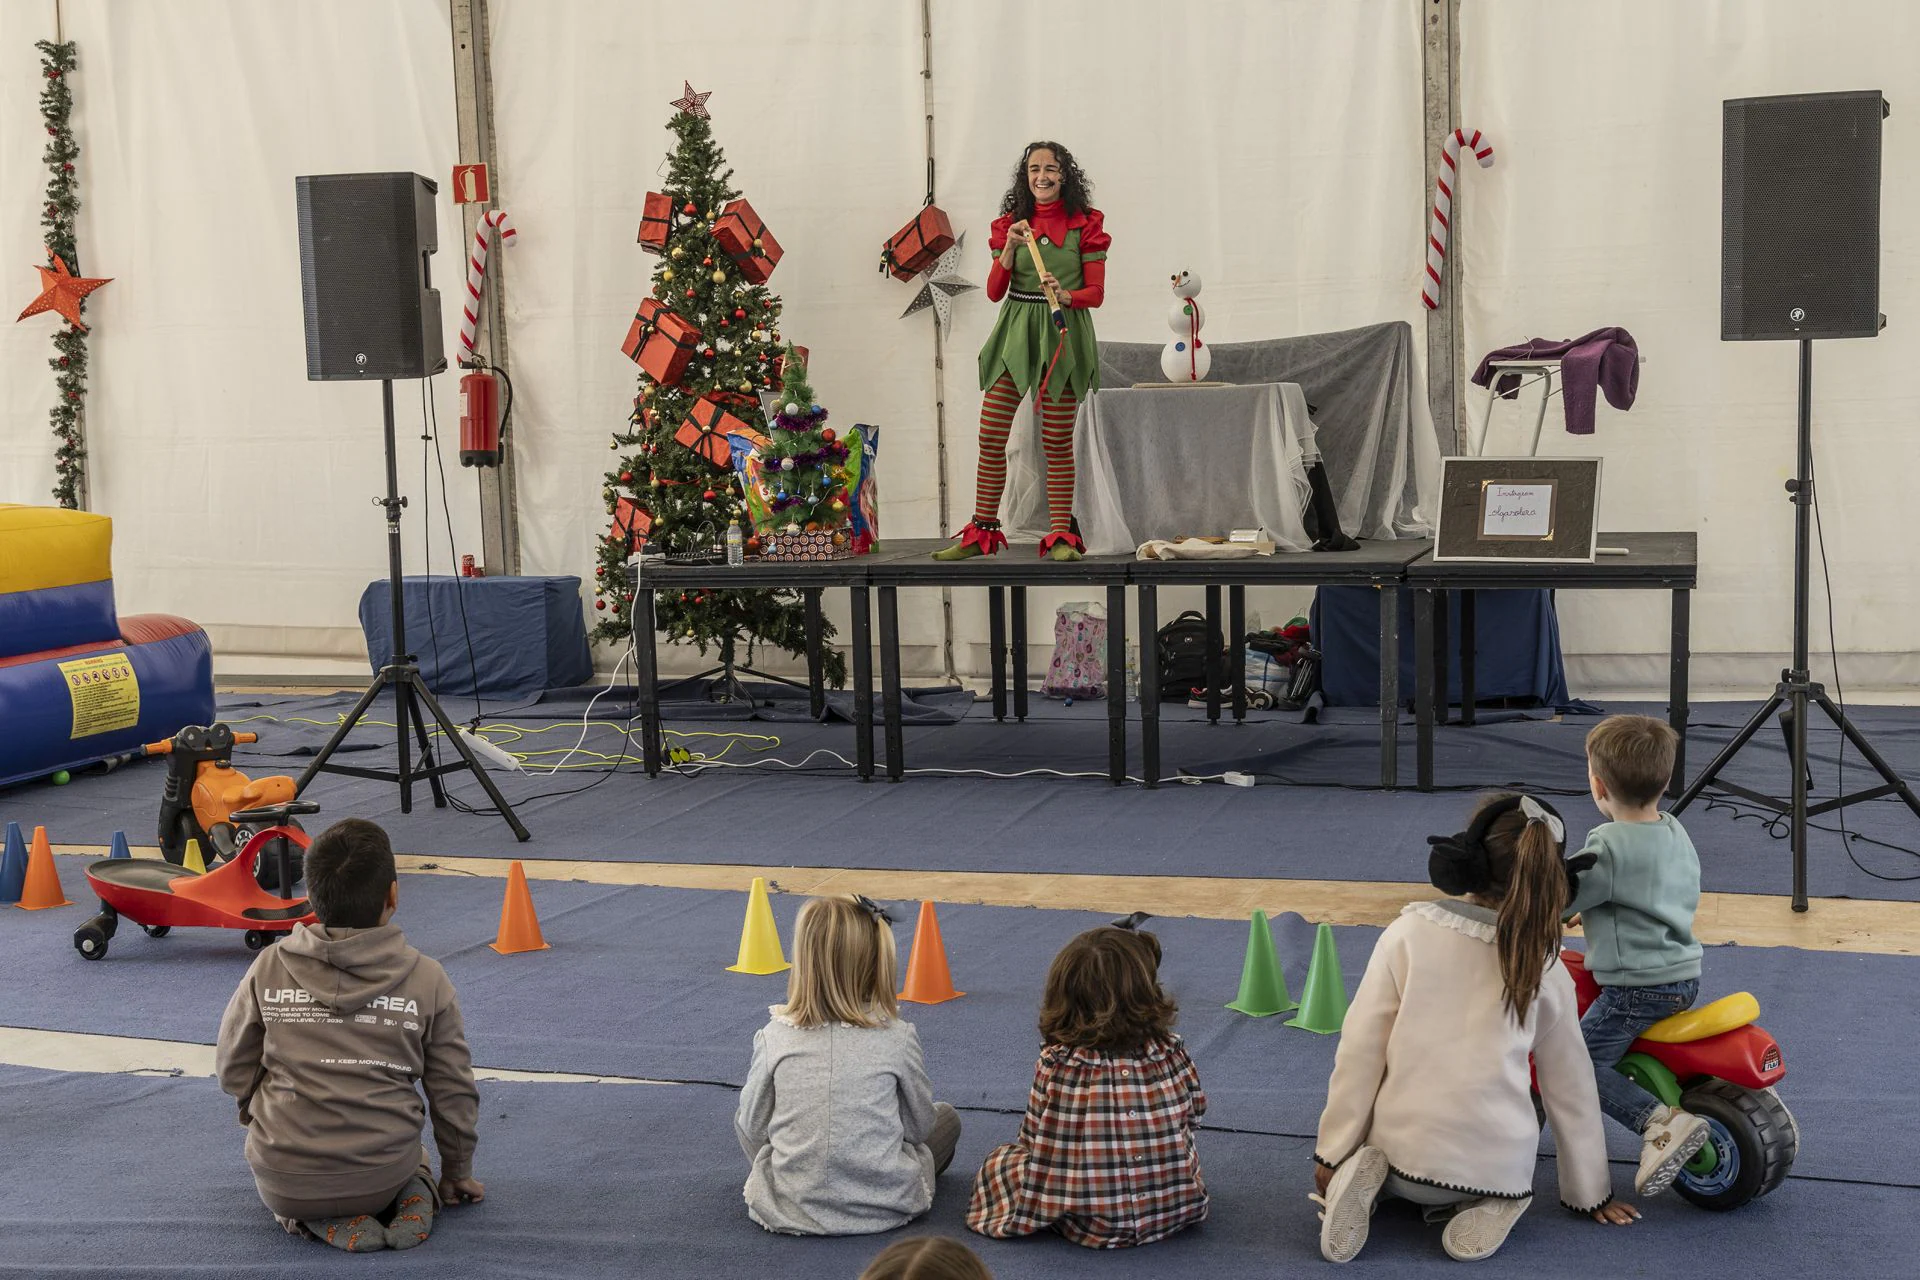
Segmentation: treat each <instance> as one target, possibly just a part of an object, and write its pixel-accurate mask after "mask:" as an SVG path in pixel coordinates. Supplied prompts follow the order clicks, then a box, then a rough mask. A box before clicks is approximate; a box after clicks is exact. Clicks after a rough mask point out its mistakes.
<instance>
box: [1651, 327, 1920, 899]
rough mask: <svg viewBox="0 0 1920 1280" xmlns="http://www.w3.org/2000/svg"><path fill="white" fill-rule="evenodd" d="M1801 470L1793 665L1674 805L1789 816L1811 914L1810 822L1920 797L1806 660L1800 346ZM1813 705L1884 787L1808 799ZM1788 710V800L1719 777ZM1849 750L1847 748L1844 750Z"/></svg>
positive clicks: (1807, 563) (1806, 403)
mask: <svg viewBox="0 0 1920 1280" xmlns="http://www.w3.org/2000/svg"><path fill="white" fill-rule="evenodd" d="M1799 451H1800V452H1799V465H1798V467H1797V468H1796V469H1795V472H1794V478H1793V479H1792V480H1789V481H1787V493H1788V496H1789V497H1790V499H1791V500H1792V502H1793V666H1792V667H1790V668H1788V669H1787V670H1785V671H1782V672H1781V673H1780V683H1779V684H1777V685H1775V686H1774V690H1773V696H1772V697H1771V698H1768V699H1767V701H1766V705H1764V706H1762V707H1761V708H1760V710H1759V711H1757V712H1755V713H1754V715H1753V717H1752V718H1751V719H1749V720H1748V721H1747V723H1746V724H1745V725H1743V726H1741V729H1740V732H1739V733H1737V734H1735V735H1734V736H1733V741H1731V742H1729V743H1728V744H1727V745H1726V747H1725V748H1724V749H1722V750H1721V752H1720V754H1719V755H1717V756H1715V757H1714V758H1713V762H1712V763H1711V764H1709V765H1708V766H1707V767H1706V768H1705V769H1702V770H1701V771H1700V776H1699V777H1697V778H1695V779H1694V780H1693V782H1692V783H1691V784H1690V785H1689V786H1688V787H1687V789H1686V790H1685V791H1683V792H1681V793H1680V799H1679V800H1677V801H1676V802H1675V803H1674V806H1673V809H1672V812H1674V813H1676V814H1677V813H1679V812H1681V811H1682V810H1683V809H1685V808H1686V807H1687V806H1688V805H1690V804H1692V803H1693V802H1694V800H1695V798H1697V797H1698V796H1699V795H1700V793H1701V792H1702V791H1704V790H1705V789H1706V788H1707V787H1709V786H1711V787H1715V788H1717V789H1719V790H1721V791H1727V792H1731V793H1732V794H1734V795H1737V796H1739V797H1741V798H1742V799H1745V800H1748V801H1751V802H1752V803H1754V804H1757V805H1759V806H1760V807H1761V808H1763V809H1770V810H1772V811H1773V812H1775V813H1778V814H1783V815H1785V816H1786V817H1787V819H1788V824H1789V826H1788V830H1789V844H1790V846H1791V848H1792V853H1793V909H1794V910H1795V911H1805V910H1806V909H1807V819H1808V818H1813V817H1818V816H1819V815H1821V814H1823V813H1831V812H1833V811H1834V810H1836V809H1843V808H1845V807H1846V806H1847V805H1850V804H1859V803H1860V802H1861V801H1864V800H1877V799H1879V798H1880V797H1881V796H1887V795H1897V796H1899V797H1900V798H1901V799H1902V800H1904V801H1905V802H1906V805H1907V808H1909V809H1911V810H1913V812H1914V815H1915V816H1916V817H1920V797H1916V796H1915V795H1914V793H1913V788H1911V787H1909V786H1908V785H1907V783H1906V780H1905V779H1904V778H1902V777H1901V776H1900V775H1899V773H1898V772H1896V771H1895V770H1894V768H1893V766H1892V765H1889V764H1888V763H1887V762H1886V760H1885V759H1883V758H1882V757H1881V755H1880V753H1879V752H1878V751H1875V750H1874V749H1873V744H1872V743H1870V742H1868V741H1867V740H1866V738H1865V736H1864V735H1862V734H1861V732H1860V730H1859V729H1858V728H1857V727H1855V725H1854V723H1853V722H1852V721H1851V720H1849V719H1847V713H1846V712H1845V711H1843V710H1841V708H1840V707H1839V706H1837V705H1836V704H1835V703H1834V701H1833V699H1831V698H1829V697H1828V696H1827V691H1826V688H1825V687H1824V686H1823V685H1820V684H1818V683H1816V682H1815V681H1814V680H1813V679H1812V677H1811V674H1810V672H1809V671H1808V666H1809V662H1808V658H1807V609H1808V604H1809V591H1808V585H1809V583H1808V580H1809V576H1810V574H1811V571H1812V567H1813V566H1812V556H1811V552H1812V508H1813V342H1812V341H1811V340H1810V339H1807V338H1802V339H1801V340H1800V440H1799ZM1809 705H1812V706H1815V707H1818V708H1819V709H1820V710H1821V711H1823V712H1825V713H1826V716H1827V718H1828V719H1829V720H1831V721H1833V723H1834V726H1835V727H1836V728H1838V729H1839V730H1840V732H1841V733H1843V734H1845V735H1846V740H1847V741H1848V742H1851V743H1852V744H1853V745H1854V746H1855V747H1857V748H1859V751H1860V754H1861V755H1862V756H1864V757H1866V760H1867V763H1868V764H1870V765H1872V766H1873V768H1874V771H1875V772H1877V773H1878V774H1879V775H1880V785H1879V786H1875V787H1868V788H1866V789H1865V790H1864V791H1855V792H1852V793H1851V794H1842V795H1836V796H1835V797H1834V798H1833V799H1831V800H1820V801H1816V802H1813V803H1809V802H1808V800H1807V792H1808V791H1810V790H1812V775H1811V774H1810V773H1809V772H1808V769H1807V709H1808V706H1809ZM1783 708H1784V711H1783V713H1782V715H1781V717H1780V727H1781V728H1782V729H1783V730H1784V731H1785V733H1786V736H1787V755H1788V757H1789V759H1790V762H1791V763H1790V765H1789V767H1790V768H1791V769H1792V771H1793V782H1792V785H1791V789H1790V791H1789V793H1788V798H1787V799H1785V800H1781V799H1778V798H1777V797H1774V796H1770V795H1766V794H1764V793H1762V792H1759V791H1754V790H1751V789H1750V788H1747V787H1743V786H1740V785H1738V784H1736V783H1732V782H1727V781H1724V780H1722V779H1721V778H1720V771H1721V770H1722V769H1724V768H1726V766H1727V765H1728V764H1729V763H1730V762H1731V761H1732V760H1733V758H1734V757H1735V756H1737V755H1739V754H1740V750H1741V748H1743V747H1745V746H1746V745H1747V743H1748V742H1749V741H1750V740H1751V739H1752V738H1753V735H1754V734H1756V733H1758V732H1759V731H1760V730H1761V728H1763V727H1764V726H1765V725H1766V723H1767V721H1768V719H1770V718H1771V717H1772V716H1773V714H1774V713H1775V712H1776V711H1782V709H1783ZM1842 749H1843V750H1844V748H1842Z"/></svg>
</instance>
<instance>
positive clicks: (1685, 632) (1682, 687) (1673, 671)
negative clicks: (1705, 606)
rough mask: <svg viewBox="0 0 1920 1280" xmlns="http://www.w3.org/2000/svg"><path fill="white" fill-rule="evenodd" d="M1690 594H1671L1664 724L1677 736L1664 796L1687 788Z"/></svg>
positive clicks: (1680, 591) (1684, 592)
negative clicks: (1670, 726)
mask: <svg viewBox="0 0 1920 1280" xmlns="http://www.w3.org/2000/svg"><path fill="white" fill-rule="evenodd" d="M1692 599H1693V593H1692V592H1691V591H1688V590H1686V589H1684V588H1682V589H1679V590H1676V591H1675V592H1674V593H1673V639H1672V640H1671V641H1670V642H1669V643H1670V644H1671V646H1672V648H1671V651H1670V652H1669V654H1668V656H1667V680H1668V688H1667V723H1668V724H1670V725H1672V726H1673V731H1674V732H1675V733H1677V734H1679V735H1680V741H1679V742H1677V743H1675V744H1674V748H1673V777H1672V778H1670V779H1668V780H1667V794H1668V795H1670V796H1677V795H1679V794H1680V789H1681V788H1682V787H1684V786H1686V785H1687V715H1688V713H1689V711H1690V710H1691V708H1689V707H1688V706H1687V663H1688V662H1689V661H1690V660H1691V658H1692V647H1693V638H1692V635H1691V634H1690V632H1691V614H1692V611H1693V606H1692Z"/></svg>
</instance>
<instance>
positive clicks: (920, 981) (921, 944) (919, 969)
mask: <svg viewBox="0 0 1920 1280" xmlns="http://www.w3.org/2000/svg"><path fill="white" fill-rule="evenodd" d="M965 994H967V993H966V992H964V991H955V990H954V989H953V974H952V973H950V972H948V970H947V947H946V944H945V943H943V942H942V941H941V940H940V921H939V920H938V919H937V918H935V916H934V914H933V904H932V903H931V902H922V903H921V904H920V923H919V924H917V925H915V926H914V930H913V953H912V955H910V956H909V957H908V958H907V982H906V988H905V990H903V991H901V993H900V998H901V999H902V1000H905V1001H907V1002H909V1003H911V1004H944V1003H945V1002H946V1001H948V1000H958V999H959V998H960V997H961V996H963V995H965Z"/></svg>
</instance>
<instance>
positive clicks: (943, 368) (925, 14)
mask: <svg viewBox="0 0 1920 1280" xmlns="http://www.w3.org/2000/svg"><path fill="white" fill-rule="evenodd" d="M920 95H921V105H922V107H923V108H924V110H925V112H926V122H927V199H928V200H929V201H931V200H932V199H933V195H934V190H933V180H934V173H935V169H934V158H933V0H920ZM933 438H934V453H935V465H936V468H937V471H938V480H939V494H940V533H941V535H943V536H944V535H945V534H946V532H947V530H948V529H950V528H952V527H953V526H952V523H951V522H952V520H953V507H952V494H951V493H950V491H949V488H948V484H947V343H946V339H945V338H944V337H942V336H941V333H940V322H939V319H938V318H937V317H936V318H935V320H934V324H933ZM940 670H941V674H942V675H944V676H945V678H946V679H947V680H948V681H949V682H951V683H954V684H958V683H959V682H960V675H959V672H958V671H957V670H956V669H955V668H954V665H953V588H952V587H944V586H943V587H941V588H940Z"/></svg>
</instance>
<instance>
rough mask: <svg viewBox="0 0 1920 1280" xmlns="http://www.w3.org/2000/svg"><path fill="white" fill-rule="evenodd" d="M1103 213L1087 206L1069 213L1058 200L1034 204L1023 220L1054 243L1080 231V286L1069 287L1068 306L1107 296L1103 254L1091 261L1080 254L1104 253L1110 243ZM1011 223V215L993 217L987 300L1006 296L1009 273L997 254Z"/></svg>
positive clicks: (1090, 303) (1094, 302) (1096, 303)
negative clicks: (1031, 212)
mask: <svg viewBox="0 0 1920 1280" xmlns="http://www.w3.org/2000/svg"><path fill="white" fill-rule="evenodd" d="M1104 221H1105V215H1104V214H1102V213H1101V212H1100V211H1099V210H1098V209H1089V210H1087V211H1086V212H1085V213H1075V214H1069V213H1068V212H1067V211H1066V208H1065V206H1063V205H1062V204H1061V203H1060V201H1058V200H1054V201H1051V202H1049V203H1047V204H1039V205H1035V206H1034V209H1033V217H1031V218H1029V219H1028V220H1027V222H1028V225H1029V226H1031V227H1032V228H1033V232H1034V234H1035V235H1041V236H1045V237H1046V238H1047V239H1048V240H1051V241H1052V242H1053V243H1054V244H1065V243H1066V242H1067V233H1068V232H1069V231H1072V230H1074V229H1076V228H1078V229H1079V232H1080V252H1081V254H1082V255H1083V260H1082V261H1081V263H1080V276H1081V280H1082V283H1081V286H1080V287H1079V288H1078V289H1073V290H1069V291H1068V293H1067V302H1068V305H1070V306H1073V307H1076V308H1080V307H1097V306H1099V305H1100V304H1101V303H1102V302H1105V301H1106V299H1107V260H1106V258H1105V257H1104V256H1102V257H1100V258H1096V259H1095V260H1094V261H1092V262H1087V261H1085V260H1084V255H1086V254H1089V253H1099V254H1102V255H1104V254H1105V253H1106V251H1107V246H1108V245H1110V244H1112V243H1113V237H1112V236H1110V235H1108V234H1107V230H1106V227H1105V225H1104ZM1012 225H1013V215H1012V214H1010V213H1007V214H1002V215H1001V216H1000V217H998V218H995V219H994V220H993V228H992V231H991V233H990V236H989V238H988V240H987V247H988V248H989V249H991V250H992V251H993V266H992V267H991V268H989V269H988V271H987V299H988V301H990V302H998V301H1000V300H1001V299H1002V298H1004V297H1006V296H1007V288H1008V286H1009V285H1010V284H1012V282H1013V273H1012V272H1010V271H1008V270H1007V269H1006V268H1005V267H1003V266H1001V265H1000V253H1001V251H1002V250H1004V249H1005V248H1006V247H1007V228H1008V227H1011V226H1012Z"/></svg>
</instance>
